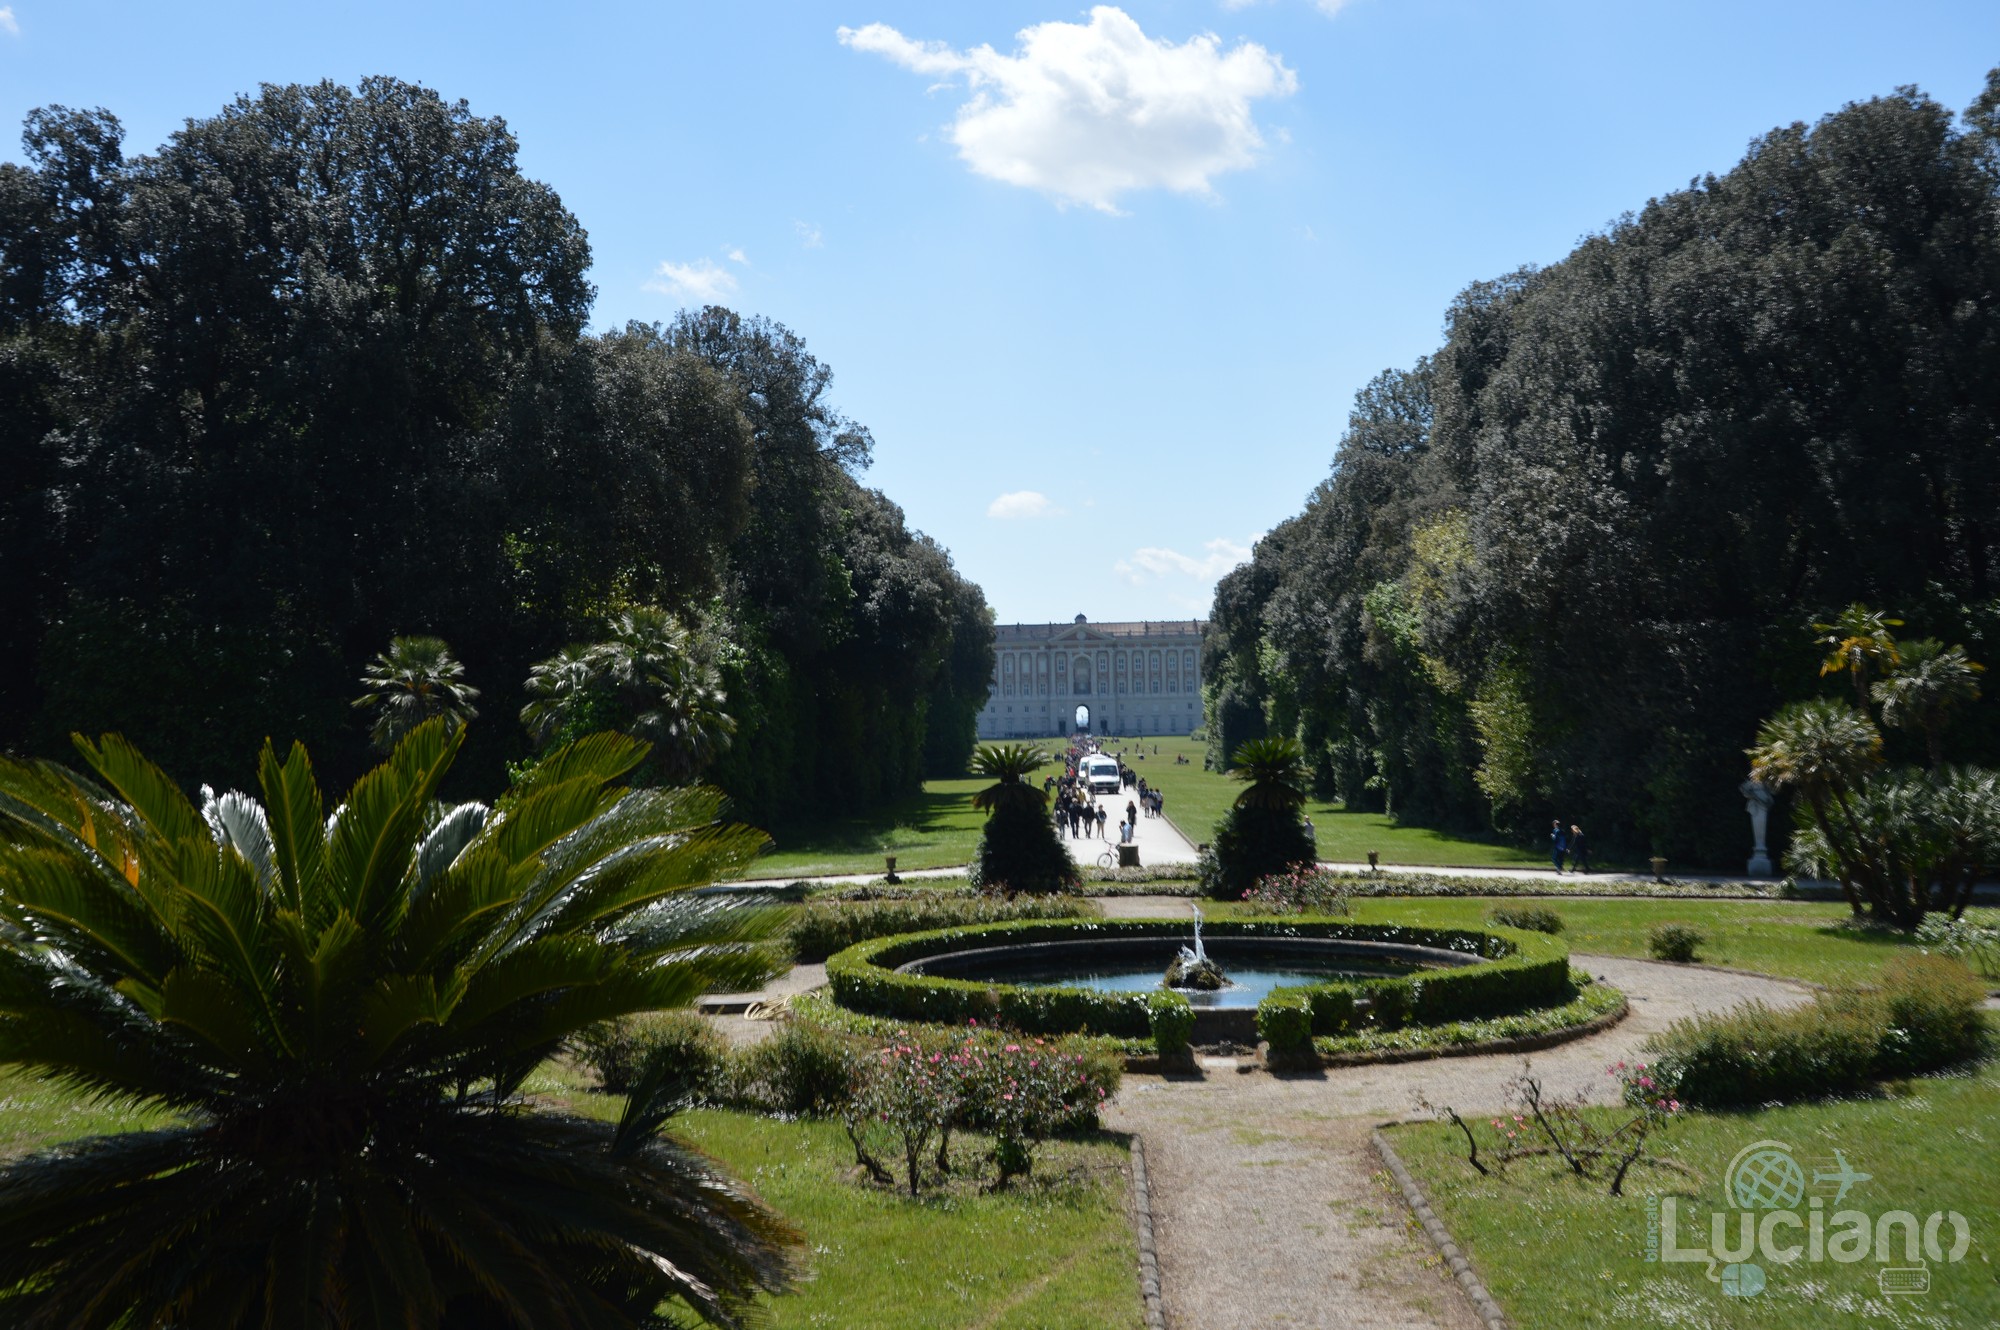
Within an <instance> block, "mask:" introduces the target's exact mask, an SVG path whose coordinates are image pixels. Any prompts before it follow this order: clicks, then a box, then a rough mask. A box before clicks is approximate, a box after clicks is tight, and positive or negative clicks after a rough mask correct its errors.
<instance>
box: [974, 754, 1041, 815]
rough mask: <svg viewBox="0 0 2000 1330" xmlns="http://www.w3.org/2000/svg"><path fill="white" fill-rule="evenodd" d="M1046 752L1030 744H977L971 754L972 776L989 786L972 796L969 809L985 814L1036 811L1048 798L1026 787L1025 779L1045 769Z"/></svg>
mask: <svg viewBox="0 0 2000 1330" xmlns="http://www.w3.org/2000/svg"><path fill="white" fill-rule="evenodd" d="M1048 762H1049V755H1048V752H1047V750H1045V749H1042V748H1037V747H1036V746H1035V745H1033V744H981V745H979V747H978V748H977V749H975V750H974V751H973V754H972V774H973V775H975V776H986V777H989V778H990V779H991V780H992V781H993V784H991V785H989V786H987V787H986V788H985V789H983V790H981V791H980V792H979V793H978V794H975V795H974V796H972V806H973V807H974V808H977V809H980V810H982V811H984V812H987V813H992V812H994V811H996V810H997V809H1001V808H1027V809H1032V810H1036V811H1039V810H1040V809H1041V808H1042V807H1043V806H1044V805H1046V804H1047V803H1048V796H1047V795H1046V794H1044V793H1043V792H1042V791H1041V790H1038V789H1036V788H1035V787H1034V786H1033V785H1030V784H1029V783H1028V779H1027V778H1028V777H1029V776H1030V775H1032V774H1033V773H1034V772H1036V771H1039V770H1040V769H1041V768H1043V767H1045V766H1047V765H1048Z"/></svg>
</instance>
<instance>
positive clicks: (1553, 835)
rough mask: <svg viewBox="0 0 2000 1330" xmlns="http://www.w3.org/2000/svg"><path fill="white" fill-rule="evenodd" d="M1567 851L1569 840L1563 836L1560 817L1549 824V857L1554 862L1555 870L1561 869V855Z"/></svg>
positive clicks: (1559, 870) (1560, 870)
mask: <svg viewBox="0 0 2000 1330" xmlns="http://www.w3.org/2000/svg"><path fill="white" fill-rule="evenodd" d="M1567 853H1569V841H1568V840H1566V839H1564V837H1563V824H1562V819H1561V818H1557V819H1556V820H1555V821H1553V822H1551V823H1550V824H1549V858H1550V859H1551V860H1552V861H1553V862H1554V863H1555V866H1556V872H1558V873H1560V872H1562V871H1563V856H1564V855H1565V854H1567Z"/></svg>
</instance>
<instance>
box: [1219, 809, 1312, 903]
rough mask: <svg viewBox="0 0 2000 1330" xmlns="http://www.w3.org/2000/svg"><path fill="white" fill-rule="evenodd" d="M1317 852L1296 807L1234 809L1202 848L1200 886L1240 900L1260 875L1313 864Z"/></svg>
mask: <svg viewBox="0 0 2000 1330" xmlns="http://www.w3.org/2000/svg"><path fill="white" fill-rule="evenodd" d="M1315 853H1316V849H1315V847H1314V845H1313V839H1312V837H1311V836H1308V835H1307V834H1306V829H1305V824H1304V823H1302V822H1301V821H1300V820H1299V814H1298V810H1297V809H1295V808H1264V807H1257V806H1250V807H1242V808H1231V809H1229V811H1227V812H1225V813H1224V814H1223V815H1222V818H1221V820H1220V821H1218V822H1217V823H1216V824H1215V836H1214V839H1213V840H1212V841H1211V842H1210V843H1209V848H1208V849H1207V850H1205V851H1204V852H1203V853H1202V856H1201V886H1202V890H1203V891H1204V892H1205V893H1206V894H1207V895H1209V896H1211V897H1213V898H1214V899H1216V900H1241V899H1243V895H1244V893H1245V892H1247V891H1249V890H1251V889H1252V888H1254V887H1255V886H1256V885H1257V883H1258V882H1259V881H1260V880H1262V879H1264V878H1267V877H1270V876H1272V875H1273V874H1282V873H1288V872H1290V871H1291V870H1292V869H1293V868H1294V867H1296V866H1298V865H1301V864H1304V865H1310V864H1311V863H1312V862H1313V859H1314V855H1315Z"/></svg>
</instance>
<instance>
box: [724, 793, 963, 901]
mask: <svg viewBox="0 0 2000 1330" xmlns="http://www.w3.org/2000/svg"><path fill="white" fill-rule="evenodd" d="M990 783H991V782H989V781H985V780H980V779H977V778H974V777H963V778H960V779H956V780H930V781H925V782H924V789H923V793H922V794H917V795H912V796H910V797H909V798H907V799H899V800H897V801H896V802H895V803H893V804H891V805H889V806H888V807H887V808H885V809H882V810H881V811H880V812H877V813H874V814H871V815H869V816H866V817H846V818H838V819H834V820H831V821H827V822H821V823H817V824H814V823H810V822H807V823H804V824H802V825H800V826H798V827H795V828H792V829H790V830H787V831H781V832H778V833H775V834H774V836H773V841H774V844H773V846H772V852H771V853H770V854H767V855H764V856H763V857H762V858H759V859H756V860H753V861H752V862H751V863H750V864H749V865H748V866H747V867H746V868H745V869H744V870H743V873H742V874H741V876H743V877H746V878H767V877H771V878H799V877H831V876H834V875H836V874H841V873H879V872H881V871H882V856H883V855H885V854H893V855H895V856H896V867H897V868H898V869H906V868H955V867H958V866H959V865H961V864H967V863H970V862H972V851H973V849H974V848H975V847H977V846H978V844H979V832H980V829H981V827H982V826H984V825H985V821H986V819H985V817H984V815H983V814H981V813H980V812H979V811H978V810H977V809H975V808H974V807H973V806H972V796H973V795H974V794H976V793H978V792H979V791H980V790H981V789H983V788H985V787H986V786H987V785H988V784H990Z"/></svg>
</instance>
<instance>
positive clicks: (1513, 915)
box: [1486, 905, 1563, 934]
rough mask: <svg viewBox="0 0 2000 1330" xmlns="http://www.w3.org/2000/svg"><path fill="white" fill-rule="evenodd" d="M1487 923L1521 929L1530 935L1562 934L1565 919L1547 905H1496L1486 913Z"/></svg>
mask: <svg viewBox="0 0 2000 1330" xmlns="http://www.w3.org/2000/svg"><path fill="white" fill-rule="evenodd" d="M1486 921H1487V922H1488V923H1492V924H1498V925H1499V926H1500V927H1502V928H1520V929H1525V930H1527V931H1528V932H1530V933H1550V934H1555V933H1560V932H1562V931H1563V917H1562V916H1561V915H1559V914H1557V913H1556V912H1555V911H1554V910H1551V909H1550V908H1549V907H1548V906H1546V905H1496V906H1494V907H1493V908H1492V909H1490V910H1488V911H1487V912H1486Z"/></svg>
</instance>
